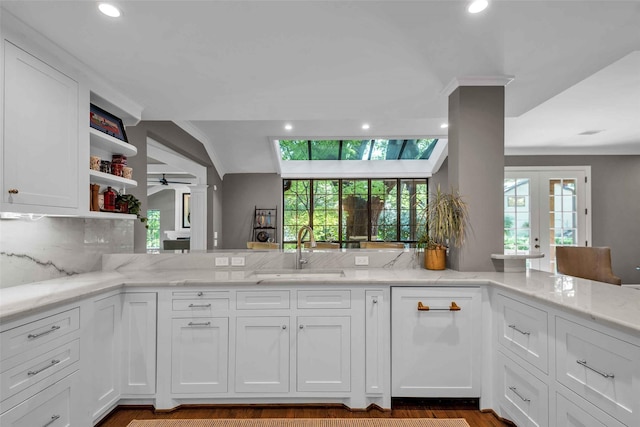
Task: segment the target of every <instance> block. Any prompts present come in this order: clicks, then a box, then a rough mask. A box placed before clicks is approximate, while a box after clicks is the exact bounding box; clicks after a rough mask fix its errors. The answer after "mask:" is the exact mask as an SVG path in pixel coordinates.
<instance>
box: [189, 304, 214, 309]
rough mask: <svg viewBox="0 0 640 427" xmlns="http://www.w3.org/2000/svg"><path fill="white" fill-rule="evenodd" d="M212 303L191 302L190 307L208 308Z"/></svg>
mask: <svg viewBox="0 0 640 427" xmlns="http://www.w3.org/2000/svg"><path fill="white" fill-rule="evenodd" d="M208 307H211V304H189V308H208Z"/></svg>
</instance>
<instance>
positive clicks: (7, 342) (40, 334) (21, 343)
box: [0, 308, 80, 360]
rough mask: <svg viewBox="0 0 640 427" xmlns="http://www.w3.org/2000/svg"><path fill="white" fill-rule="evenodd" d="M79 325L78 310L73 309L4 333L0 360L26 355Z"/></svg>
mask: <svg viewBox="0 0 640 427" xmlns="http://www.w3.org/2000/svg"><path fill="white" fill-rule="evenodd" d="M79 325H80V309H79V308H74V309H73V310H69V311H64V312H62V313H58V314H54V315H53V316H49V317H45V318H43V319H40V320H36V321H35V322H31V323H27V324H24V325H21V326H18V327H16V328H13V329H9V330H7V331H4V332H2V334H1V335H0V354H1V356H2V357H1V359H2V360H5V359H7V358H9V357H11V356H15V355H16V354H21V353H26V352H28V351H29V350H31V349H33V348H35V347H37V346H39V345H42V344H45V343H48V342H51V341H53V340H56V339H58V338H59V337H61V336H63V335H66V334H68V333H71V332H73V331H76V330H78V327H79Z"/></svg>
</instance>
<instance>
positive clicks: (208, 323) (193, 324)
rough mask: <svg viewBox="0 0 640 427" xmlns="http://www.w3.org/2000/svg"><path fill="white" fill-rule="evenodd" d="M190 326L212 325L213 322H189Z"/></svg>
mask: <svg viewBox="0 0 640 427" xmlns="http://www.w3.org/2000/svg"><path fill="white" fill-rule="evenodd" d="M189 326H211V322H202V323H196V322H189Z"/></svg>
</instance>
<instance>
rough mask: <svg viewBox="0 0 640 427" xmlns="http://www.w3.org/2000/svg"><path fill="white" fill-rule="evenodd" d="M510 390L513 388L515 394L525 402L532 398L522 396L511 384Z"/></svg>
mask: <svg viewBox="0 0 640 427" xmlns="http://www.w3.org/2000/svg"><path fill="white" fill-rule="evenodd" d="M509 390H511V391H512V392H513V394H515V395H516V396H518V397H519V398H520V399H522V401H523V402H531V399H527V398H526V397H524V396H522V395H521V394H520V393H518V389H517V388H515V387H513V386H510V387H509Z"/></svg>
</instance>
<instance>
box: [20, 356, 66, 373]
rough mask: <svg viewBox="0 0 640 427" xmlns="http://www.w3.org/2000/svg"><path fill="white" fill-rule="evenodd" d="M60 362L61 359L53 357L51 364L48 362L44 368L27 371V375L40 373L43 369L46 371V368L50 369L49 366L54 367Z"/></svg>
mask: <svg viewBox="0 0 640 427" xmlns="http://www.w3.org/2000/svg"><path fill="white" fill-rule="evenodd" d="M58 363H60V361H59V360H57V359H53V360H52V361H51V363H50V364H48V365H47V366H45V367H44V368H40V369H38V370H37V371H29V372H27V375H28V376H33V375H38V374H39V373H40V372H42V371H44V370H47V369H49V368H52V367H54V366H56V365H57V364H58Z"/></svg>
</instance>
